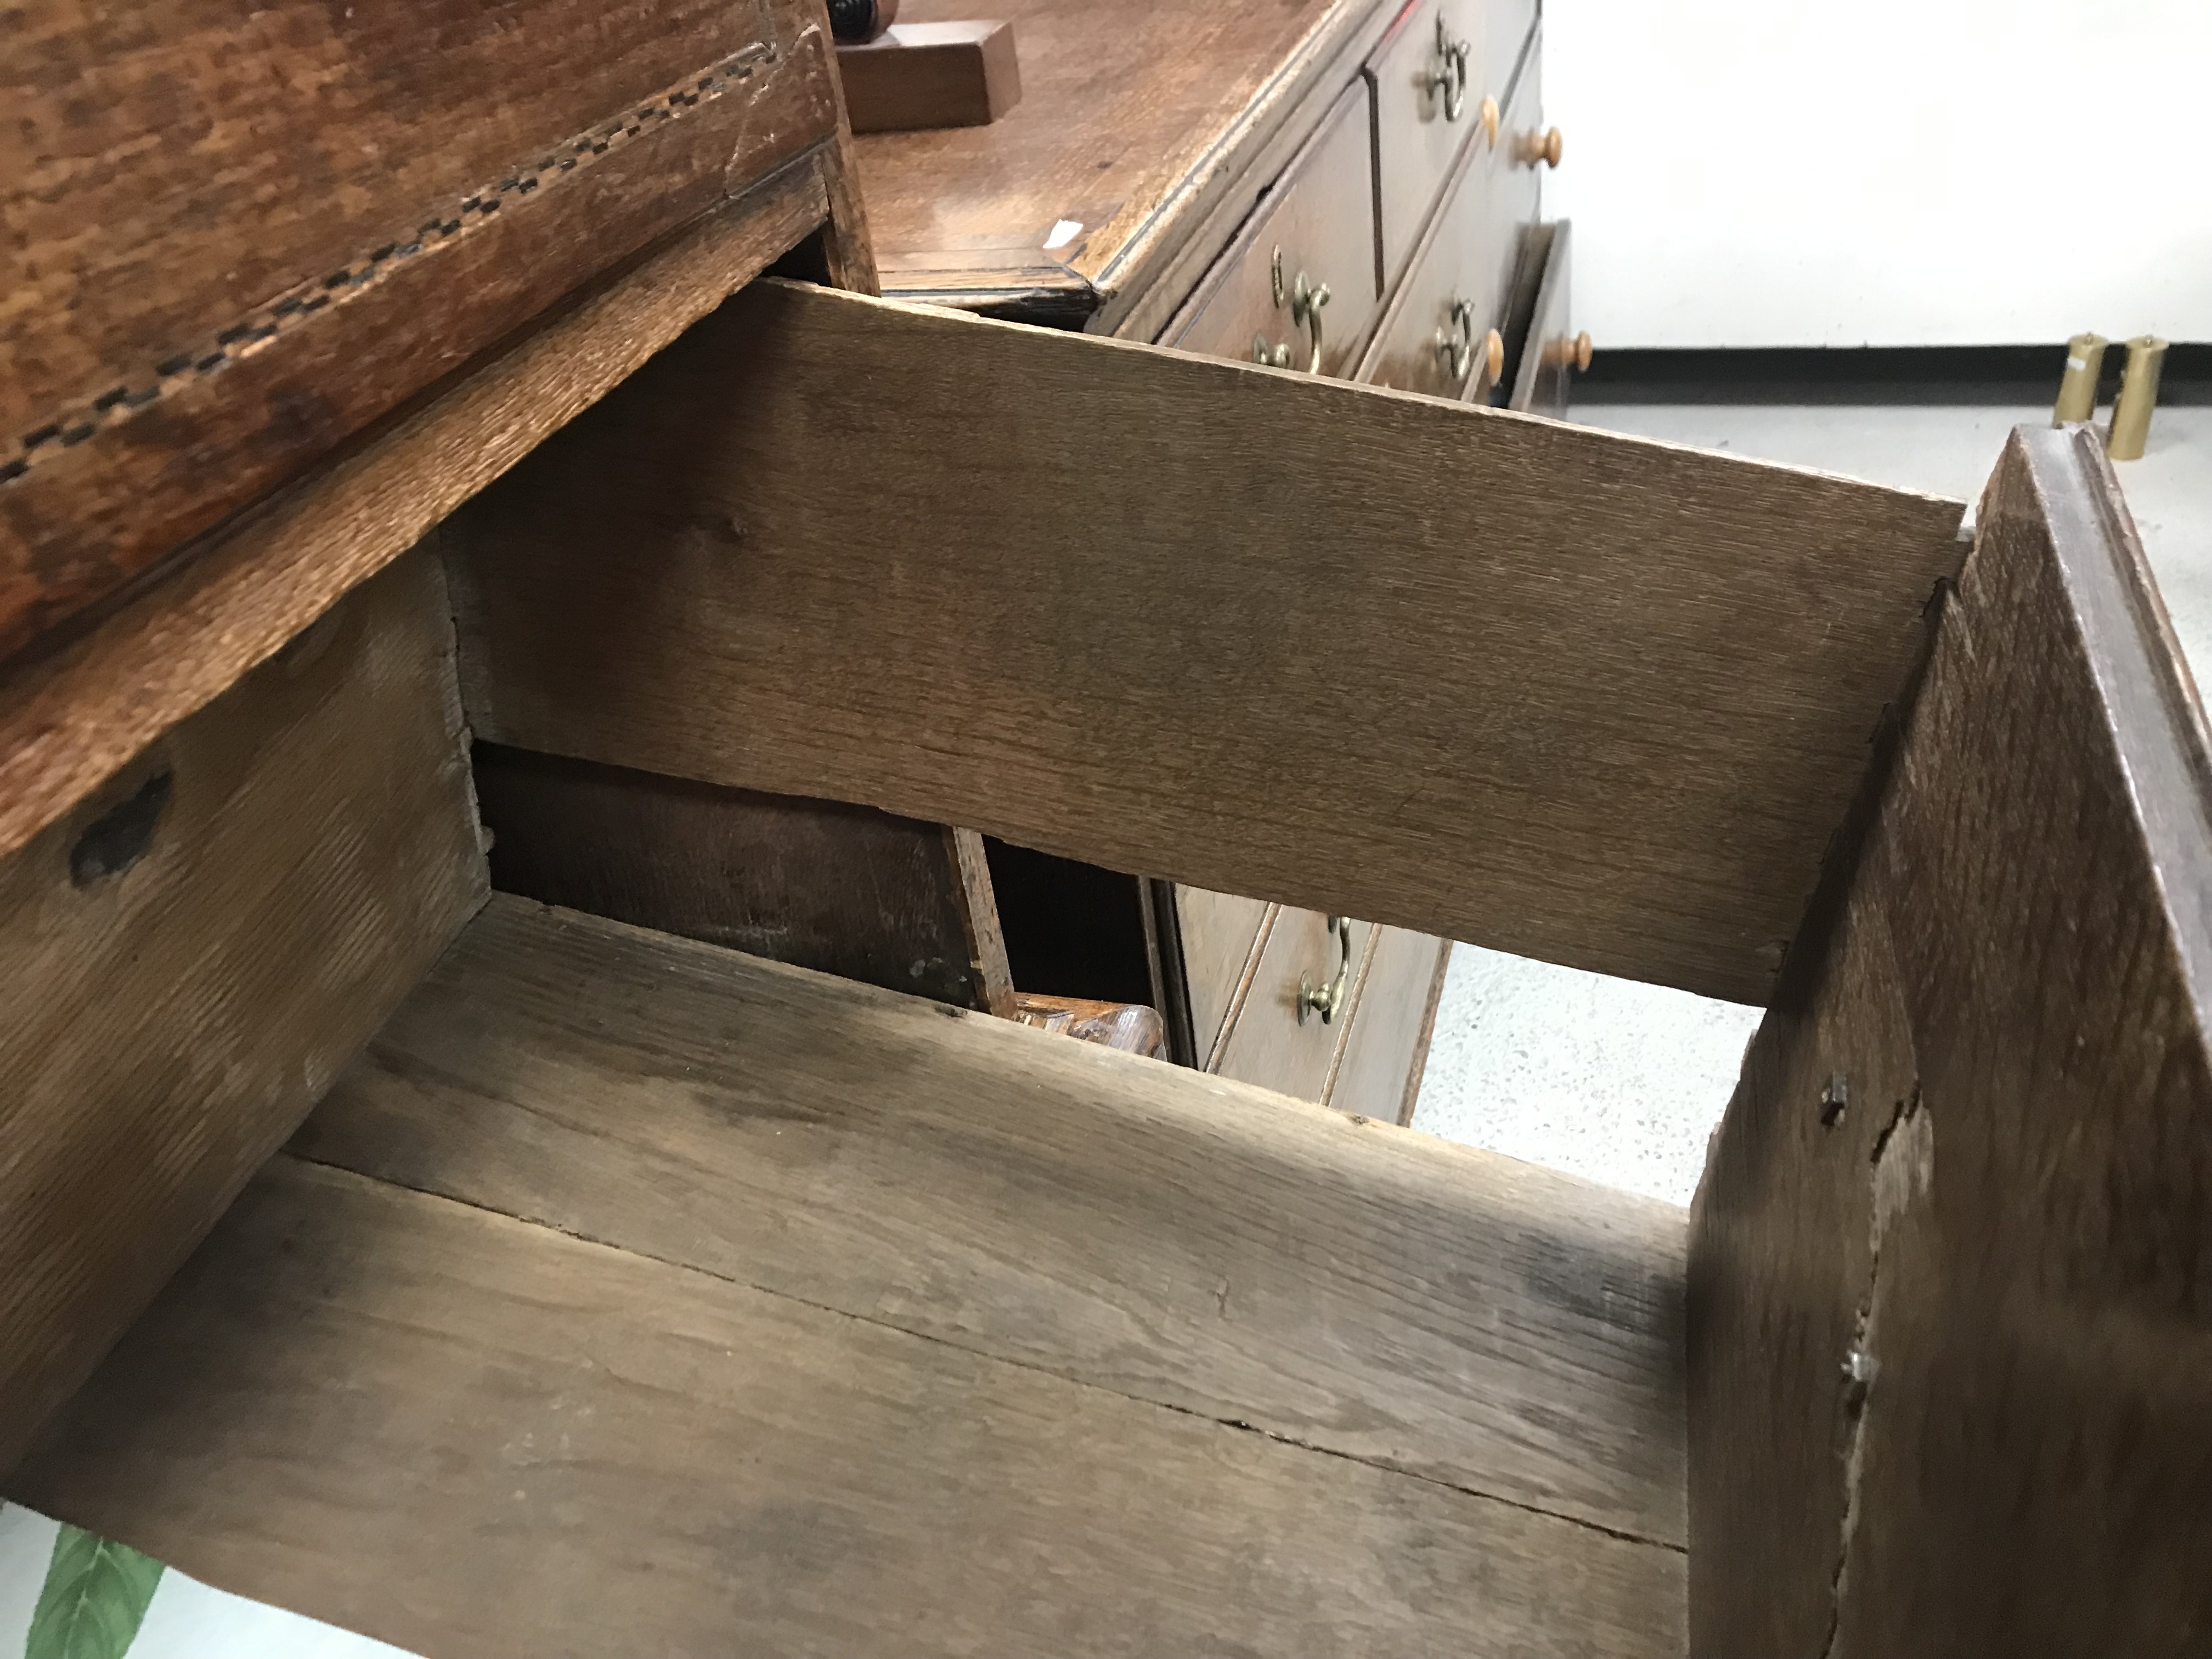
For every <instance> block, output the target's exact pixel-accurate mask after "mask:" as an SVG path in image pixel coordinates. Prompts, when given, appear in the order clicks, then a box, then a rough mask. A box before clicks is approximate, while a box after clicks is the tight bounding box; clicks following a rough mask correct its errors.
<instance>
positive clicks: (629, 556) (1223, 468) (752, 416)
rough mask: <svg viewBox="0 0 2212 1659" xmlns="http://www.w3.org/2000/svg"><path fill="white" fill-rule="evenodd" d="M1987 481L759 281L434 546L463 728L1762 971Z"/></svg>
mask: <svg viewBox="0 0 2212 1659" xmlns="http://www.w3.org/2000/svg"><path fill="white" fill-rule="evenodd" d="M1961 510H1962V507H1961V504H1960V503H1959V502H1956V501H1944V500H1942V499H1940V498H1936V497H1931V496H1922V495H1910V494H1907V493H1905V492H1902V491H1897V490H1893V489H1884V488H1881V487H1880V486H1876V485H1872V484H1863V483H1854V482H1851V481H1850V480H1845V479H1839V478H1833V477H1826V476H1823V475H1819V474H1814V473H1803V472H1796V471H1791V470H1790V469H1787V468H1783V467H1776V466H1770V465H1762V464H1759V463H1753V462H1748V461H1745V460H1743V459H1739V458H1736V457H1732V456H1727V455H1720V454H1705V453H1699V452H1696V451H1692V450H1686V449H1678V448H1674V447H1668V446H1666V445H1662V444H1656V443H1652V442H1650V441H1646V440H1641V439H1635V438H1629V437H1625V436H1622V435H1616V434H1610V433H1603V432H1599V431H1596V430H1594V429H1591V428H1577V427H1569V426H1559V425H1555V424H1553V423H1550V422H1540V421H1531V420H1528V419H1526V418H1524V417H1522V416H1514V415H1510V414H1506V413H1504V412H1501V411H1494V410H1483V409H1474V408H1470V407H1468V406H1467V405H1465V404H1454V403H1446V402H1443V401H1441V400H1438V399H1434V398H1417V397H1412V396H1408V395H1406V394H1403V393H1395V392H1379V391H1376V390H1372V389H1370V388H1367V387H1363V386H1352V385H1348V384H1346V383H1344V382H1342V381H1338V380H1328V379H1324V378H1316V377H1312V376H1308V375H1304V374H1282V373H1279V372H1274V371H1270V370H1264V369H1258V368H1251V367H1249V366H1248V365H1243V364H1239V363H1236V362H1212V361H1208V360H1206V359H1204V358H1200V357H1195V356H1190V355H1188V354H1186V353H1182V352H1178V351H1169V350H1162V349H1158V348H1157V347H1152V346H1139V345H1129V344H1124V343H1119V342H1115V341H1109V340H1101V339H1098V338H1096V337H1090V336H1083V335H1073V334H1066V333H1061V332H1058V331H1048V330H1042V329H1033V328H1025V327H1023V326H1020V325H1015V324H1006V323H994V322H992V321H989V320H987V319H981V318H975V317H971V316H968V315H965V314H962V313H951V312H939V311H933V310H930V309H927V308H926V307H908V306H901V305H896V304H892V303H890V302H886V301H874V300H868V299H864V298H861V297H860V296H857V295H846V294H839V293H836V292H833V291H831V290H828V289H814V288H808V287H805V286H803V285H799V284H790V283H780V282H779V283H761V284H757V285H755V287H754V288H753V289H750V290H748V291H747V292H746V293H745V294H744V295H739V296H738V298H736V299H735V300H733V301H731V302H730V303H729V304H727V305H726V306H724V307H722V308H721V310H720V311H719V312H717V313H715V314H714V316H713V317H711V318H709V319H706V320H705V321H704V322H702V324H700V325H698V326H697V327H696V328H695V329H694V330H693V331H691V332H690V334H689V335H687V336H686V337H684V339H683V340H682V341H679V342H678V343H677V345H676V346H674V347H672V348H671V349H669V350H667V351H665V352H663V353H662V354H660V356H658V357H656V358H655V359H654V360H653V362H651V363H649V364H647V367H646V368H644V369H642V370H641V371H640V372H639V374H636V375H635V376H633V377H632V379H631V380H629V381H628V382H626V383H625V384H624V385H623V386H622V387H621V388H620V389H618V391H617V392H616V393H615V394H614V395H613V396H612V397H611V398H609V399H608V400H607V401H606V402H605V403H604V404H601V405H599V408H597V409H595V410H592V411H591V412H590V413H589V414H588V415H586V416H585V417H583V418H582V419H581V420H580V421H579V422H576V423H574V425H572V426H570V427H569V428H566V429H564V431H563V432H562V433H561V434H560V435H557V436H556V438H554V439H553V440H552V441H550V442H549V443H547V444H546V445H545V446H544V447H543V448H541V449H540V450H539V451H538V453H535V454H534V455H532V457H531V458H530V459H529V460H528V461H526V463H525V464H524V465H522V466H521V467H520V468H518V469H517V470H516V471H514V472H513V473H511V474H509V475H508V477H507V478H506V479H505V480H503V481H502V482H501V483H500V484H499V485H498V486H497V487H495V489H493V490H491V491H489V492H487V493H486V494H485V495H483V496H481V497H479V498H478V500H477V501H476V502H475V503H473V504H472V505H471V507H469V508H467V509H465V511H464V513H461V514H459V515H458V516H457V518H456V520H454V522H453V524H452V525H450V526H448V535H449V538H451V539H450V542H449V544H450V545H452V546H453V548H454V550H455V551H456V553H457V556H458V557H457V562H456V567H455V568H456V572H457V577H458V579H457V580H456V581H455V584H454V586H455V590H456V600H457V610H458V614H459V621H460V625H461V629H462V667H463V685H464V692H465V696H466V697H467V699H468V705H469V713H470V717H471V723H472V725H473V726H475V728H476V731H477V734H478V736H479V737H482V738H489V739H491V740H494V741H498V742H504V743H511V744H517V745H519V746H522V747H527V748H533V749H538V750H544V751H546V752H549V753H556V754H568V755H574V756H576V757H580V758H584V759H589V760H598V761H604V762H606V763H611V764H616V765H627V766H635V767H639V768H641V769H646V770H649V771H655V772H660V773H664V774H666V775H671V776H679V777H696V778H699V779H701V780H702V781H708V782H714V783H723V784H729V785H733V786H735V787H741V788H757V789H768V790H773V791H776V792H778V793H790V794H805V795H815V796H827V797H831V798H834V799H847V800H854V801H860V802H862V803H865V804H866V805H874V806H879V807H882V808H884V810H886V811H895V812H899V813H902V814H904V815H906V816H908V817H919V818H925V819H931V820H934V821H937V822H942V823H964V824H969V825H973V826H974V827H975V828H978V829H982V830H984V831H986V832H987V833H989V834H993V835H996V836H1000V838H1001V839H1003V840H1006V841H1011V842H1016V843H1018V844H1020V845H1024V846H1030V847H1036V848H1039V849H1040V850H1042V851H1045V852H1049V853H1054V854H1060V855H1061V856H1064V857H1068V858H1074V859H1080V860H1085V862H1089V863H1092V864H1097V865H1102V866H1106V867H1107V868H1109V869H1115V870H1121V871H1126V872H1136V873H1139V874H1143V875H1146V876H1150V877H1157V878H1163V879H1171V880H1176V881H1180V882H1184V883H1188V884H1193V885H1197V886H1203V887H1207V888H1211V889H1213V890H1218V891H1226V892H1243V893H1247V894H1250V895H1252V896H1255V897H1266V898H1273V899H1277V900H1279V901H1281V902H1285V903H1287V904H1291V905H1295V906H1297V907H1298V908H1304V909H1310V910H1317V911H1321V912H1322V913H1324V914H1331V913H1333V914H1337V915H1352V916H1357V917H1360V918H1362V919H1363V920H1367V921H1376V922H1381V923H1385V924H1390V925H1395V926H1399V927H1411V928H1413V929H1416V930H1418V931H1419V932H1422V933H1430V934H1433V935H1438V936H1442V937H1449V938H1454V939H1470V940H1473V941H1474V942H1476V943H1480V944H1486V945H1492V946H1494V947H1496V948H1498V949H1502V950H1510V951H1516V952H1517V953H1519V954H1522V955H1528V956H1537V957H1547V959H1550V960H1553V961H1559V962H1565V963H1570V964H1571V965H1575V966H1581V967H1587V968H1592V969H1598V970H1600V971H1604V972H1610V973H1618V974H1624V975H1630V976H1632V977H1639V978H1646V979H1652V980H1656V981H1661V982H1664V983H1670V984H1675V985H1680V986H1682V987H1686V988H1689V989H1692V990H1698V991H1702V992H1705V993H1706V994H1716V995H1724V996H1733V997H1736V998H1739V999H1741V1000H1747V1001H1759V1000H1764V999H1765V995H1766V994H1767V991H1768V987H1769V986H1770V985H1771V980H1772V975H1773V972H1774V970H1775V968H1776V966H1777V965H1778V963H1779V960H1780V956H1781V952H1782V949H1783V945H1784V942H1785V941H1786V940H1787V939H1789V938H1790V935H1791V933H1792V932H1793V931H1794V929H1795V928H1796V924H1797V921H1798V918H1799V917H1800V915H1802V910H1803V907H1804V904H1805V901H1806V896H1807V895H1808V894H1809V893H1810V892H1811V890H1812V889H1813V885H1814V880H1815V879H1816V878H1817V876H1818V874H1819V871H1820V859H1821V854H1822V852H1823V850H1824V849H1825V848H1826V846H1827V844H1828V842H1829V839H1830V836H1831V835H1832V832H1833V830H1834V829H1835V828H1836V826H1837V824H1838V823H1839V822H1840V821H1841V820H1842V817H1843V816H1844V808H1845V805H1846V804H1847V803H1848V802H1849V800H1850V798H1851V796H1852V794H1853V793H1854V791H1855V790H1856V789H1857V787H1858V784H1859V781H1860V779H1861V777H1862V776H1863V775H1864V773H1865V771H1866V769H1867V767H1868V765H1869V761H1870V758H1871V756H1872V749H1871V743H1872V738H1873V734H1874V733H1875V732H1876V730H1877V728H1878V727H1879V726H1881V721H1882V719H1883V710H1884V709H1885V708H1887V707H1889V706H1892V705H1893V704H1895V703H1897V702H1899V701H1900V700H1901V699H1902V698H1903V697H1904V696H1905V695H1906V693H1907V692H1908V691H1909V689H1910V686H1911V679H1912V677H1913V675H1914V674H1915V672H1916V671H1917V665H1918V664H1919V663H1920V662H1921V660H1922V659H1923V655H1924V653H1925V649H1926V642H1927V636H1928V627H1929V623H1928V621H1927V617H1926V614H1925V613H1926V611H1927V607H1928V601H1929V596H1930V595H1931V593H1933V592H1935V591H1936V584H1937V582H1938V581H1939V580H1941V579H1943V578H1945V577H1948V576H1950V575H1952V574H1955V572H1956V571H1957V569H1958V568H1959V564H1960V558H1961V549H1960V544H1959V542H1958V540H1957V529H1958V525H1959V519H1960V513H1961Z"/></svg>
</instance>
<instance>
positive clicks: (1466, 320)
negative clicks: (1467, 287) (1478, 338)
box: [1437, 300, 1474, 386]
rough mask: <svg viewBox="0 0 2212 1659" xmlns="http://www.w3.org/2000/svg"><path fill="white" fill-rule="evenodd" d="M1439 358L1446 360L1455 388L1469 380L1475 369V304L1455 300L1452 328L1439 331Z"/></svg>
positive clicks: (1452, 312) (1452, 311) (1447, 370)
mask: <svg viewBox="0 0 2212 1659" xmlns="http://www.w3.org/2000/svg"><path fill="white" fill-rule="evenodd" d="M1437 356H1439V357H1442V358H1443V360H1444V368H1445V370H1446V372H1447V373H1448V374H1449V375H1450V377H1451V381H1452V384H1453V385H1454V386H1457V385H1458V384H1459V383H1460V382H1461V381H1462V380H1465V379H1467V372H1468V369H1470V368H1474V301H1471V300H1454V301H1452V303H1451V327H1450V328H1449V329H1441V328H1440V329H1438V330H1437Z"/></svg>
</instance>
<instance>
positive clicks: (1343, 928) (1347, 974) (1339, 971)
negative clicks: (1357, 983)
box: [1298, 916, 1352, 1025]
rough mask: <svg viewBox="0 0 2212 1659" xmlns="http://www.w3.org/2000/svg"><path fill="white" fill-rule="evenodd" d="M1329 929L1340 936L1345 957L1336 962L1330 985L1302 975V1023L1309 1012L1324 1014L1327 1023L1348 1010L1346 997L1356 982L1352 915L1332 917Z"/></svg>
mask: <svg viewBox="0 0 2212 1659" xmlns="http://www.w3.org/2000/svg"><path fill="white" fill-rule="evenodd" d="M1328 931H1329V932H1330V933H1334V934H1335V935H1336V939H1337V943H1338V944H1339V945H1341V946H1342V947H1343V950H1344V956H1343V959H1342V960H1341V961H1340V962H1339V963H1337V964H1336V977H1335V978H1334V979H1333V980H1331V981H1329V982H1328V984H1326V985H1316V984H1315V983H1314V982H1313V981H1312V980H1311V979H1310V978H1309V977H1308V976H1307V975H1304V974H1301V975H1298V1024H1301V1025H1303V1024H1305V1023H1306V1015H1307V1014H1308V1013H1316V1014H1319V1015H1320V1016H1321V1023H1322V1024H1324V1025H1329V1024H1334V1023H1335V1020H1336V1017H1337V1015H1339V1014H1340V1013H1341V1012H1344V1000H1345V997H1346V994H1347V993H1348V990H1349V987H1350V986H1351V983H1352V918H1351V917H1350V916H1331V917H1330V918H1329V919H1328Z"/></svg>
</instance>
